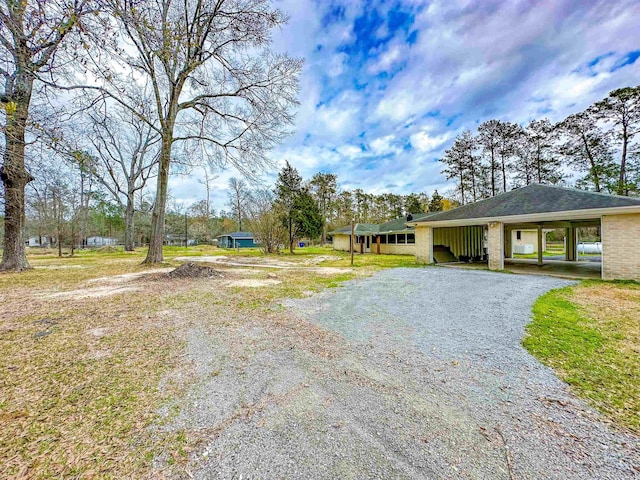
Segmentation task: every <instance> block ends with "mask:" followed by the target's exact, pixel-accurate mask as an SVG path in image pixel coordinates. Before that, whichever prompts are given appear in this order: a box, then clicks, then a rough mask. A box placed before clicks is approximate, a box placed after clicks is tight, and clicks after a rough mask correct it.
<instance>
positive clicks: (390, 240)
mask: <svg viewBox="0 0 640 480" xmlns="http://www.w3.org/2000/svg"><path fill="white" fill-rule="evenodd" d="M387 238H388V239H389V240H388V243H390V244H395V243H396V236H395V234H391V235H387Z"/></svg>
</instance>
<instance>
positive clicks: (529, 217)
mask: <svg viewBox="0 0 640 480" xmlns="http://www.w3.org/2000/svg"><path fill="white" fill-rule="evenodd" d="M632 213H640V205H631V206H628V207H608V208H591V209H584V210H566V211H561V212H543V213H530V214H525V215H510V216H506V217H483V218H462V219H454V220H441V221H429V220H424V221H419V222H407V225H410V226H414V227H463V226H472V225H486V224H488V223H492V222H501V223H506V224H509V223H542V222H552V221H561V220H596V219H600V218H602V217H603V216H605V215H625V214H632Z"/></svg>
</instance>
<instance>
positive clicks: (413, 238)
mask: <svg viewBox="0 0 640 480" xmlns="http://www.w3.org/2000/svg"><path fill="white" fill-rule="evenodd" d="M407 243H416V234H415V233H407Z"/></svg>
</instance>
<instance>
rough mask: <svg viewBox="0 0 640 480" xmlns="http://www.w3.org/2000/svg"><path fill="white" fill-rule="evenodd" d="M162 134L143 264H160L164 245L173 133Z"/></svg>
mask: <svg viewBox="0 0 640 480" xmlns="http://www.w3.org/2000/svg"><path fill="white" fill-rule="evenodd" d="M163 130H164V131H163V132H162V147H161V152H160V162H159V164H158V183H157V186H156V201H155V204H154V206H153V213H152V214H151V236H150V238H149V251H148V252H147V258H145V260H144V263H149V264H151V263H162V244H163V243H164V217H165V209H166V206H167V191H168V183H169V165H170V163H171V145H172V143H173V133H172V131H168V130H167V129H163Z"/></svg>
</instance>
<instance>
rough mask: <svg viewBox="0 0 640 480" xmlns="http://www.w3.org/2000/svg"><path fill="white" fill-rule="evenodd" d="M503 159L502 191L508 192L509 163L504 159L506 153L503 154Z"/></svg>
mask: <svg viewBox="0 0 640 480" xmlns="http://www.w3.org/2000/svg"><path fill="white" fill-rule="evenodd" d="M501 160H502V191H503V192H504V193H506V192H507V165H506V164H505V161H504V155H502V156H501Z"/></svg>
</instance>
